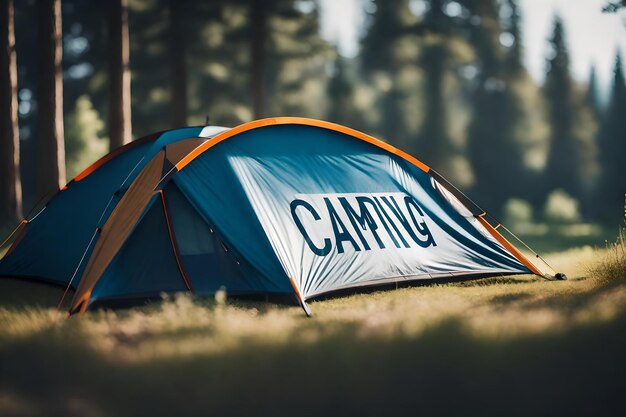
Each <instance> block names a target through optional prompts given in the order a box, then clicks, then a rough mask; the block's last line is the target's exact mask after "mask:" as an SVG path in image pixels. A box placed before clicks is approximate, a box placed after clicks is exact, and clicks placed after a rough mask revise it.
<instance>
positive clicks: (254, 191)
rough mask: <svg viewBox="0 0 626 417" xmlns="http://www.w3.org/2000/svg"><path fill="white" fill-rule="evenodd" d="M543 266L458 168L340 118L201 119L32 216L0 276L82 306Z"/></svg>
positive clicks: (302, 293) (126, 151) (327, 288)
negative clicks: (230, 123)
mask: <svg viewBox="0 0 626 417" xmlns="http://www.w3.org/2000/svg"><path fill="white" fill-rule="evenodd" d="M510 274H538V275H545V274H544V273H543V272H541V271H540V270H539V269H538V268H537V267H536V266H535V265H533V264H532V263H531V262H530V261H529V260H528V259H527V258H525V257H524V256H523V255H522V254H521V253H520V252H519V251H518V250H517V249H515V248H514V247H513V246H512V245H511V244H510V243H509V242H508V241H507V240H506V239H505V238H504V237H502V236H501V235H500V234H499V233H498V232H497V231H496V230H495V228H494V227H493V225H492V224H490V223H489V222H488V221H487V220H486V219H485V213H484V212H482V210H480V209H479V208H478V207H476V206H475V205H473V204H472V203H471V202H470V201H469V200H467V199H466V198H465V197H464V196H463V195H462V194H461V193H459V192H458V191H457V190H456V189H455V188H454V187H452V186H451V185H450V184H449V183H448V182H447V181H445V179H443V178H442V177H441V176H440V175H438V174H437V173H436V172H434V171H433V170H431V169H430V168H429V167H428V166H426V165H425V164H423V163H422V162H420V161H418V160H417V159H415V158H413V157H412V156H410V155H407V154H405V153H404V152H402V151H400V150H398V149H396V148H394V147H392V146H390V145H388V144H386V143H384V142H381V141H379V140H377V139H374V138H372V137H370V136H367V135H365V134H363V133H360V132H357V131H354V130H352V129H349V128H346V127H343V126H339V125H335V124H332V123H327V122H322V121H317V120H311V119H302V118H273V119H264V120H259V121H255V122H251V123H246V124H243V125H241V126H238V127H236V128H233V129H224V128H210V127H207V128H187V129H179V130H173V131H169V132H166V133H162V134H158V135H153V136H151V137H148V138H144V139H142V140H138V141H135V142H133V143H131V144H130V145H127V146H126V147H124V148H121V149H120V150H118V151H116V152H113V153H112V154H110V155H108V156H106V157H105V158H103V160H101V161H99V162H97V163H96V164H94V166H92V167H90V168H89V169H87V170H86V171H85V172H84V173H82V174H80V175H79V176H78V177H77V178H75V179H74V180H73V181H72V182H70V183H69V184H68V186H67V187H66V188H65V189H64V190H63V191H60V192H59V193H58V194H56V195H55V196H54V197H53V198H52V199H51V200H50V201H49V202H48V203H47V205H46V206H45V208H44V209H43V211H41V212H40V213H36V214H35V215H34V216H33V217H32V218H31V219H30V220H27V221H25V222H24V226H23V230H22V233H21V236H20V238H18V239H16V242H15V243H14V244H13V246H12V247H11V249H10V250H9V251H8V253H7V255H6V256H5V257H4V259H2V261H0V275H8V276H18V277H32V278H35V279H41V280H45V281H49V282H54V283H58V284H62V285H65V286H68V285H69V286H72V287H74V288H75V289H76V292H75V294H74V299H73V300H72V311H73V312H82V311H85V310H86V309H87V308H89V307H93V306H95V305H99V304H106V303H111V302H116V301H120V300H129V299H135V300H136V299H143V298H151V297H154V296H158V295H159V294H161V293H163V292H178V291H191V292H194V293H197V294H212V293H214V292H215V291H216V290H218V289H219V288H220V287H225V288H226V289H227V291H228V293H229V294H270V295H284V296H289V297H292V298H293V299H294V300H296V301H298V302H299V303H300V304H301V305H302V306H303V307H304V308H305V310H306V311H307V312H308V307H307V304H306V301H307V300H309V299H311V298H314V297H318V296H321V295H324V294H328V293H333V292H337V291H341V290H346V289H354V288H359V287H364V286H373V285H383V284H389V283H397V282H410V281H414V280H429V279H441V278H444V279H450V278H461V279H466V278H472V277H484V276H493V275H510Z"/></svg>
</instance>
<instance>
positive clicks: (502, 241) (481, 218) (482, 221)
mask: <svg viewBox="0 0 626 417" xmlns="http://www.w3.org/2000/svg"><path fill="white" fill-rule="evenodd" d="M476 218H477V219H478V221H479V222H480V224H482V225H483V226H484V227H485V229H487V231H488V232H489V233H490V234H491V235H492V236H493V237H494V238H495V239H496V240H497V241H498V242H499V243H500V244H501V245H502V246H504V247H505V248H506V249H507V250H508V251H509V252H511V254H512V255H513V256H515V257H516V258H517V260H519V261H520V262H521V263H522V264H524V266H526V267H527V268H528V269H530V271H531V272H532V273H533V274H536V275H539V276H542V277H543V276H545V274H544V273H543V272H541V271H540V270H539V269H537V267H536V266H535V265H533V263H532V262H530V261H529V260H528V258H526V257H525V256H524V255H523V254H522V253H521V252H520V251H519V250H517V249H516V248H515V246H513V245H512V244H511V243H510V242H509V241H508V240H506V238H505V237H504V236H502V235H501V234H500V232H498V231H497V230H496V229H494V227H493V226H492V225H490V224H489V222H488V221H487V220H485V219H484V216H482V215H480V216H476Z"/></svg>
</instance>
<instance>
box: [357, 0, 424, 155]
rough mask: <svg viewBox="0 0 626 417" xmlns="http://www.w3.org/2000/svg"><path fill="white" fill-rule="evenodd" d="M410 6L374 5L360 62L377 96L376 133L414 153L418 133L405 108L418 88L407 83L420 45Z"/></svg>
mask: <svg viewBox="0 0 626 417" xmlns="http://www.w3.org/2000/svg"><path fill="white" fill-rule="evenodd" d="M409 6H410V1H408V0H385V1H383V0H373V1H372V2H371V3H370V9H371V12H370V13H369V15H368V23H367V26H368V29H367V32H366V33H365V36H364V37H363V39H362V41H361V57H360V58H361V70H362V74H363V76H364V78H365V79H366V82H367V83H368V84H370V85H372V87H373V89H374V92H375V94H376V95H377V102H376V105H375V110H376V113H377V114H378V115H379V116H378V117H375V118H373V119H374V122H373V125H374V126H373V129H372V130H373V131H374V133H375V134H376V135H378V136H380V137H381V138H383V139H384V140H387V141H388V142H390V143H391V144H393V145H395V146H400V147H402V148H404V149H406V150H407V151H409V152H413V151H414V150H415V149H414V146H415V133H414V132H411V129H410V127H409V123H408V122H409V121H408V120H407V116H406V115H405V108H406V107H407V100H409V97H410V94H411V93H412V91H411V90H413V89H415V86H414V85H410V84H408V83H406V82H403V79H404V78H405V74H406V73H407V70H411V69H413V68H414V66H415V61H416V59H417V43H416V42H415V38H414V37H413V38H411V36H412V35H413V34H412V33H411V32H412V29H413V27H414V24H415V22H416V18H415V16H414V15H413V14H412V13H411V11H410V8H409ZM413 84H415V83H413ZM411 87H413V88H411ZM413 117H416V115H413ZM412 133H413V134H412Z"/></svg>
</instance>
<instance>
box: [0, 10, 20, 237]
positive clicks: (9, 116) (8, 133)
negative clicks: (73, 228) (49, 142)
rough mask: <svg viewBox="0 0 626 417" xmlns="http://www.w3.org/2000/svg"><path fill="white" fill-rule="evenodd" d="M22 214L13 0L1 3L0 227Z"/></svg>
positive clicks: (8, 224)
mask: <svg viewBox="0 0 626 417" xmlns="http://www.w3.org/2000/svg"><path fill="white" fill-rule="evenodd" d="M21 216H22V184H21V181H20V148H19V139H18V127H17V66H16V62H15V34H14V25H13V0H7V1H3V2H2V5H1V6H0V230H2V228H4V227H7V226H11V225H13V224H15V223H17V222H18V221H19V219H20V218H21Z"/></svg>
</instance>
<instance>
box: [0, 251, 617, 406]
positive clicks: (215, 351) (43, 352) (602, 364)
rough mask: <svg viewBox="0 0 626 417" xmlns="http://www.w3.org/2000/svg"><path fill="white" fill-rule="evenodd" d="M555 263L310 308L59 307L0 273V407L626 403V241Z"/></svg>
mask: <svg viewBox="0 0 626 417" xmlns="http://www.w3.org/2000/svg"><path fill="white" fill-rule="evenodd" d="M620 251H621V252H620ZM548 259H549V261H551V263H552V264H553V265H554V266H555V267H556V268H557V269H558V270H560V271H564V272H565V273H567V274H568V276H569V277H570V279H569V280H568V281H565V282H548V281H545V280H542V279H539V278H536V277H503V278H492V279H484V280H479V281H471V282H465V283H457V284H447V285H440V286H425V287H414V288H405V289H399V290H393V291H384V292H383V291H381V292H375V293H372V294H362V295H354V296H349V297H343V298H337V299H332V300H327V301H320V302H314V303H312V304H311V308H312V309H313V311H314V317H313V318H308V319H307V318H306V317H305V316H304V314H303V313H302V311H301V309H299V308H297V307H286V306H277V305H270V304H264V303H244V302H233V301H230V300H229V301H227V302H226V303H217V302H215V301H213V300H211V301H207V300H194V299H192V298H190V297H187V296H180V297H175V298H171V299H168V300H166V301H164V302H160V303H152V304H150V305H147V306H145V307H142V308H135V309H130V310H124V311H99V312H93V313H88V314H87V315H85V316H82V317H72V318H70V319H67V320H66V319H64V318H61V317H58V318H56V319H54V305H55V304H56V302H57V301H58V299H59V296H60V293H59V292H58V291H57V290H56V289H53V288H50V287H45V286H36V285H33V284H24V283H20V282H16V281H9V280H0V415H2V416H11V415H15V416H30V415H46V416H49V415H59V416H73V415H76V416H105V415H115V416H143V415H166V416H174V415H176V416H178V415H180V416H195V415H198V416H199V415H220V416H221V415H272V416H274V415H292V416H301V415H316V416H317V415H357V414H358V415H365V416H369V415H371V416H378V415H388V414H395V415H418V414H422V415H450V414H453V415H461V414H462V415H507V416H516V415H519V416H528V415H568V416H574V415H585V416H588V415H602V416H608V415H626V356H625V354H624V350H625V349H626V277H625V276H624V270H625V269H624V268H625V267H624V264H625V263H626V254H625V253H624V247H623V246H621V247H618V246H616V247H614V248H612V249H610V250H609V249H607V250H601V251H598V250H592V249H591V248H581V249H575V250H569V251H567V252H562V253H558V254H553V255H551V256H548ZM594 268H595V269H594Z"/></svg>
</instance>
